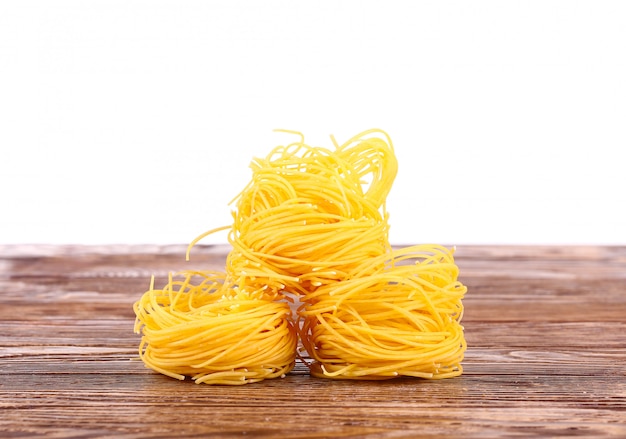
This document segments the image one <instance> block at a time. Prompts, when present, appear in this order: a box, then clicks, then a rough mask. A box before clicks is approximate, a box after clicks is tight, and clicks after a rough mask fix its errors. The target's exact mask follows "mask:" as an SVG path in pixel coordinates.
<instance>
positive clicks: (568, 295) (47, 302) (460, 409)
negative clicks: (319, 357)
mask: <svg viewBox="0 0 626 439" xmlns="http://www.w3.org/2000/svg"><path fill="white" fill-rule="evenodd" d="M184 252H185V247H184V246H90V247H84V246H2V247H0V437H40V436H41V437H44V436H45V437H52V438H60V437H63V438H65V437H72V438H82V437H119V438H139V437H155V438H156V437H162V438H170V437H225V438H235V437H263V438H271V437H280V438H289V437H293V438H324V437H329V438H404V437H407V438H408V437H435V436H436V437H481V438H489V437H555V436H579V437H626V319H625V315H626V248H625V247H596V246H594V247H591V246H580V247H575V246H565V247H535V246H527V247H523V246H495V247H494V246H463V247H459V248H458V249H457V253H456V256H457V262H458V264H459V266H460V268H461V280H462V281H463V282H464V283H465V284H466V285H467V286H468V288H469V293H468V295H467V297H466V299H465V301H464V303H465V308H466V309H465V316H464V320H463V322H464V326H465V331H466V337H467V340H468V345H469V349H468V352H467V355H466V360H465V361H464V368H465V372H464V374H463V375H462V376H461V377H458V378H454V379H449V380H442V381H426V380H419V379H398V380H393V381H385V382H367V381H363V382H359V381H329V380H324V379H317V378H312V377H310V376H309V375H308V373H307V369H306V367H305V366H304V365H302V364H299V365H298V366H297V367H296V369H295V370H294V371H293V372H292V373H291V374H289V375H288V376H287V377H286V378H284V379H278V380H270V381H265V382H261V383H256V384H252V385H248V386H242V387H224V386H208V385H196V384H194V383H192V382H190V381H182V382H181V381H177V380H173V379H170V378H167V377H165V376H162V375H159V374H156V373H154V372H152V371H150V370H148V369H146V368H145V367H144V366H143V364H142V363H141V362H140V361H138V360H137V359H136V357H137V355H136V349H137V345H138V342H139V338H138V336H137V335H135V334H134V333H133V323H134V314H133V311H132V303H133V302H134V301H135V300H137V299H138V297H139V296H140V295H141V294H142V293H143V292H144V291H145V290H146V288H147V287H148V284H149V280H150V276H152V275H155V276H156V282H157V284H158V283H159V282H163V281H164V280H165V278H166V277H167V274H168V273H169V272H170V271H177V270H180V269H184V268H216V269H220V268H221V267H222V266H223V264H224V258H225V254H226V252H227V248H225V247H203V246H198V247H195V248H194V251H193V254H192V260H191V261H190V262H188V263H187V262H185V261H184Z"/></svg>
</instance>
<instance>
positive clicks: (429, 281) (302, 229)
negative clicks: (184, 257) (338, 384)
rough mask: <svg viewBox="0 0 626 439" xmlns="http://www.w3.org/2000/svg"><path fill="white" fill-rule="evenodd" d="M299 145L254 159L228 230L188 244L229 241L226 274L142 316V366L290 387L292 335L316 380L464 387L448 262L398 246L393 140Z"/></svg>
mask: <svg viewBox="0 0 626 439" xmlns="http://www.w3.org/2000/svg"><path fill="white" fill-rule="evenodd" d="M297 134H299V133H297ZM300 136H301V138H300V141H299V142H295V143H293V144H290V145H287V146H279V147H276V148H275V149H274V150H272V151H271V152H270V154H269V155H268V156H267V157H265V158H264V159H259V158H257V159H254V160H253V161H252V163H251V169H252V179H251V181H250V182H249V184H248V185H247V186H246V187H245V188H244V189H243V190H242V191H241V193H240V194H239V195H238V196H237V197H236V198H235V200H234V202H235V207H236V208H235V209H234V210H233V224H232V226H229V227H223V228H220V229H213V230H210V231H209V232H206V233H205V234H203V235H201V236H199V237H198V238H196V240H194V241H193V242H192V243H191V244H190V246H189V249H191V248H192V247H193V245H195V244H196V243H197V242H198V241H199V240H201V239H202V238H203V237H204V236H206V235H207V234H210V233H214V232H215V231H217V230H223V229H228V230H229V234H228V240H229V242H230V244H231V246H232V250H231V251H230V253H229V254H228V257H227V260H226V268H225V272H224V273H214V272H199V273H184V274H183V277H184V280H183V281H176V282H174V281H173V280H172V279H170V282H169V283H168V285H167V286H166V287H164V288H163V289H162V290H155V289H154V287H153V285H151V287H150V290H149V291H147V292H146V293H145V294H144V296H143V297H142V299H141V300H140V301H138V302H137V303H136V304H135V313H136V315H137V323H136V328H135V329H136V331H137V332H142V335H143V337H142V342H141V345H140V349H139V350H140V355H141V358H142V359H143V361H144V362H145V364H146V365H147V366H148V367H150V368H152V369H154V370H156V371H159V372H161V373H164V374H166V375H169V376H173V377H176V378H180V379H182V378H183V377H184V376H192V377H193V378H194V379H195V380H196V382H205V383H214V384H218V383H224V384H244V383H248V382H254V381H259V380H262V379H266V378H274V377H277V376H284V375H285V374H286V373H288V372H289V371H290V370H291V369H292V368H293V365H294V362H295V358H296V344H297V338H298V337H297V336H296V333H297V334H298V335H299V338H300V340H301V342H302V345H303V346H304V348H305V349H306V351H307V352H308V354H309V356H310V357H311V358H312V362H311V363H308V362H307V365H308V366H309V368H310V370H311V373H312V374H313V375H315V376H320V377H326V378H346V379H386V378H393V377H396V376H414V377H422V378H446V377H452V376H457V375H460V374H461V373H462V366H461V361H462V359H463V355H464V352H465V348H466V344H465V339H464V335H463V328H462V326H461V325H460V321H461V318H462V315H463V304H462V298H463V296H464V294H465V292H466V288H465V286H464V285H463V284H461V283H460V282H459V281H458V267H457V266H456V265H455V263H454V259H453V255H452V251H451V250H449V249H446V248H444V247H441V246H437V245H421V246H412V247H407V248H404V249H393V248H392V247H391V245H390V244H389V239H388V231H389V224H388V218H389V216H388V214H387V212H386V206H385V201H386V198H387V195H388V194H389V191H390V190H391V186H392V184H393V181H394V179H395V176H396V172H397V161H396V157H395V154H394V151H393V146H392V143H391V140H390V139H389V137H388V136H387V134H386V133H384V132H383V131H381V130H369V131H365V132H363V133H361V134H359V135H357V136H355V137H353V138H352V139H349V140H348V141H347V142H345V143H344V144H342V145H338V144H337V143H336V142H335V141H334V138H333V139H332V140H333V143H334V149H332V150H331V149H326V148H321V147H312V146H309V145H306V144H305V143H304V138H303V137H302V135H301V134H300ZM188 255H189V252H188ZM194 277H198V278H200V279H201V281H200V282H196V283H194V282H193V280H192V278H194ZM293 297H297V298H298V299H299V300H300V302H301V306H300V307H299V308H298V310H297V316H296V318H295V319H296V321H295V322H293V319H292V316H291V313H290V307H289V304H288V302H289V301H290V300H291V299H292V298H293Z"/></svg>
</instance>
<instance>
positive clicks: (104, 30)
mask: <svg viewBox="0 0 626 439" xmlns="http://www.w3.org/2000/svg"><path fill="white" fill-rule="evenodd" d="M374 127H377V128H382V129H384V130H386V131H387V132H388V133H389V134H390V136H391V137H392V139H393V141H394V145H395V148H396V154H397V156H398V159H399V162H400V169H399V174H398V177H397V179H396V182H395V185H394V188H393V190H392V193H391V195H390V197H389V199H388V210H389V211H390V214H391V218H390V223H391V233H390V235H391V241H392V243H395V244H405V243H423V242H436V243H444V244H466V243H506V244H509V243H518V244H542V243H545V244H569V243H573V244H576V243H596V244H626V228H625V227H624V226H625V225H626V213H625V212H626V209H625V208H624V205H625V204H626V195H624V189H625V188H626V172H625V169H624V168H625V166H624V159H623V158H622V153H621V152H622V150H623V149H624V147H626V2H622V1H574V0H568V1H529V2H521V1H520V2H517V1H492V2H489V1H445V2H442V1H430V2H418V1H410V2H409V1H406V2H405V1H384V2H383V1H377V2H376V1H321V2H320V1H316V2H301V1H243V2H242V1H219V2H216V1H132V0H131V1H129V0H124V1H113V0H107V1H87V0H77V1H27V0H26V1H1V2H0V148H1V151H2V153H1V159H0V191H1V192H0V197H1V198H0V200H1V205H0V209H1V211H0V244H10V243H51V244H54V243H72V244H106V243H122V244H123V243H129V244H132V243H157V244H162V243H165V244H167V243H182V244H186V243H188V242H189V241H191V240H192V239H193V238H195V237H196V236H197V235H199V234H200V233H202V232H204V231H205V230H208V229H211V228H214V227H218V226H222V225H226V224H228V223H229V222H230V219H231V217H230V209H231V208H230V207H229V206H228V204H227V203H228V202H229V201H230V199H231V198H232V197H234V196H235V195H236V194H237V193H238V192H239V191H240V190H241V189H242V188H243V187H244V185H245V184H246V183H247V182H248V179H249V176H250V172H249V169H248V164H249V162H250V159H251V158H252V157H253V156H264V155H265V154H266V153H267V152H268V151H269V150H270V149H271V148H273V147H274V146H276V145H278V144H284V143H286V142H289V141H291V140H293V138H289V137H288V136H286V135H285V134H279V133H274V132H273V129H275V128H285V129H291V130H297V131H301V132H303V133H304V134H305V137H306V140H307V141H308V143H311V144H315V145H320V146H327V147H330V146H331V142H330V138H329V135H330V134H333V135H334V136H335V137H336V139H337V141H339V142H340V143H341V142H342V141H344V140H347V139H348V138H349V137H351V136H352V135H354V134H357V133H358V132H360V131H363V130H366V129H369V128H374ZM204 242H206V243H211V242H225V235H224V234H218V235H216V236H213V237H211V238H209V239H207V240H206V241H204Z"/></svg>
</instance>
